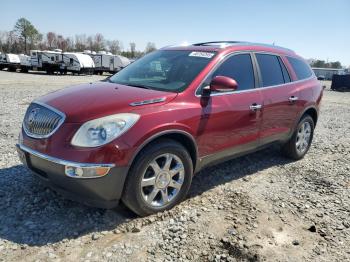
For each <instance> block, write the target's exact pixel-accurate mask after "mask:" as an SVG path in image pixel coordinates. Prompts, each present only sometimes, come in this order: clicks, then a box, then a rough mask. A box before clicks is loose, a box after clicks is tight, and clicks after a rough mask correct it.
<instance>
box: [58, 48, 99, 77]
mask: <svg viewBox="0 0 350 262" xmlns="http://www.w3.org/2000/svg"><path fill="white" fill-rule="evenodd" d="M62 59H63V63H62V64H61V70H64V71H65V72H72V73H73V74H93V72H94V68H95V64H94V61H93V60H92V58H91V57H90V56H89V55H87V54H82V53H68V52H66V53H62ZM63 66H64V67H65V68H64V69H63V68H62V67H63Z"/></svg>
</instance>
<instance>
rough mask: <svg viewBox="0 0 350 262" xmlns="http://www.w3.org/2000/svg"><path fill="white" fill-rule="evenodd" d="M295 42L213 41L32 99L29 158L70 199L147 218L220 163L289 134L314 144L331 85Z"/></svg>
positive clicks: (296, 145)
mask: <svg viewBox="0 0 350 262" xmlns="http://www.w3.org/2000/svg"><path fill="white" fill-rule="evenodd" d="M322 90H323V89H322V88H321V86H320V84H319V82H318V81H317V79H316V77H315V75H314V74H313V72H312V70H311V69H310V67H309V66H308V65H307V63H306V62H305V61H304V60H303V59H302V58H301V57H300V56H298V55H296V54H295V53H294V52H293V51H291V50H289V49H285V48H281V47H277V46H270V45H264V44H255V43H246V42H231V41H229V42H206V43H199V44H193V45H189V46H177V47H167V48H163V49H161V50H158V51H155V52H152V53H150V54H148V55H146V56H144V57H143V58H141V59H139V60H137V61H135V62H134V63H133V64H131V65H129V66H128V67H126V68H124V69H123V70H121V71H120V72H118V73H117V74H115V75H113V76H112V77H110V78H109V79H107V80H106V81H104V82H98V83H90V84H84V85H78V86H75V87H70V88H66V89H63V90H60V91H58V92H54V93H50V94H48V95H46V96H43V97H41V98H39V99H37V100H35V101H33V102H32V103H31V105H30V106H29V108H28V110H27V112H26V114H25V117H24V120H23V127H22V132H21V134H20V137H19V143H18V145H17V148H18V152H19V156H20V158H21V160H22V161H23V163H24V164H25V165H26V166H27V167H28V168H30V169H31V170H32V171H34V173H35V174H36V175H37V176H38V177H39V178H41V179H42V180H43V181H44V182H46V183H47V184H48V185H49V186H51V187H52V188H54V189H55V190H57V191H58V192H61V193H62V194H63V195H65V196H67V197H68V198H72V199H76V200H78V201H81V202H83V203H86V204H89V205H93V206H98V207H104V208H113V207H115V206H116V205H117V204H118V202H119V200H122V201H123V202H124V203H125V204H126V205H127V206H128V207H129V208H130V209H131V210H133V211H134V212H135V213H137V214H139V215H141V216H144V215H148V214H151V213H155V212H159V211H162V210H165V209H169V208H171V207H173V206H174V205H176V204H177V203H179V202H180V201H181V200H183V199H184V197H185V196H186V193H187V191H188V190H189V187H190V185H191V180H192V176H193V174H194V173H196V172H198V171H199V170H201V169H202V168H203V167H206V166H208V165H209V164H214V163H218V162H219V161H224V160H227V159H230V158H232V157H235V156H238V155H242V154H245V153H249V152H252V151H256V150H258V149H261V148H262V147H265V146H267V145H270V144H272V143H280V144H281V145H282V149H283V150H282V151H283V152H284V153H285V154H286V155H287V156H289V157H291V158H293V159H300V158H302V157H303V156H304V155H305V154H306V152H307V151H308V149H309V147H310V145H311V141H312V137H313V132H314V127H315V125H316V122H317V119H318V112H319V104H320V100H321V98H322V93H323V91H322Z"/></svg>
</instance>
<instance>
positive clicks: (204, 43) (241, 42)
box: [192, 41, 295, 53]
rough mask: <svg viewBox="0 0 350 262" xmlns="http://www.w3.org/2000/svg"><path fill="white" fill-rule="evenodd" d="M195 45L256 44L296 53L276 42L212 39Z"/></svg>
mask: <svg viewBox="0 0 350 262" xmlns="http://www.w3.org/2000/svg"><path fill="white" fill-rule="evenodd" d="M192 45H193V46H212V45H217V46H220V47H222V48H224V47H227V46H232V45H254V46H264V47H272V48H277V49H281V50H285V51H289V52H292V53H295V52H294V51H293V50H291V49H289V48H285V47H282V46H277V45H274V44H272V45H271V44H262V43H254V42H247V41H211V42H203V43H196V44H192Z"/></svg>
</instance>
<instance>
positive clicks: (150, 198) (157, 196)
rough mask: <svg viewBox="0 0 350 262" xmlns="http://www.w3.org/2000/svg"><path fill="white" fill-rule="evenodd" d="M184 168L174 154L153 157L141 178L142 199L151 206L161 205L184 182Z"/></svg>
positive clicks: (163, 204) (169, 198) (171, 196)
mask: <svg viewBox="0 0 350 262" xmlns="http://www.w3.org/2000/svg"><path fill="white" fill-rule="evenodd" d="M184 178H185V168H184V165H183V163H182V161H181V159H180V158H179V157H178V156H176V155H175V154H170V153H168V154H162V155H159V156H157V157H155V158H154V159H153V160H152V161H151V162H150V163H149V165H148V167H147V168H146V170H145V172H144V174H143V176H142V180H141V193H142V197H143V199H144V201H145V202H146V203H147V204H148V205H150V206H153V207H163V206H165V205H167V204H169V203H170V202H171V201H172V200H174V198H175V197H176V196H177V195H178V193H179V192H180V190H181V187H182V185H183V183H184Z"/></svg>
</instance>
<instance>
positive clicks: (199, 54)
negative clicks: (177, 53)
mask: <svg viewBox="0 0 350 262" xmlns="http://www.w3.org/2000/svg"><path fill="white" fill-rule="evenodd" d="M214 55H215V53H210V52H191V53H190V54H189V55H188V56H195V57H203V58H212V57H213V56H214Z"/></svg>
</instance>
